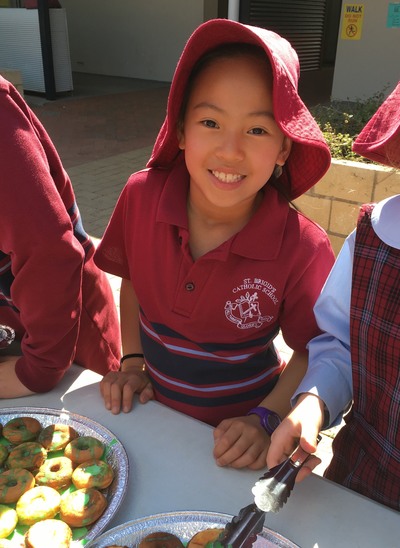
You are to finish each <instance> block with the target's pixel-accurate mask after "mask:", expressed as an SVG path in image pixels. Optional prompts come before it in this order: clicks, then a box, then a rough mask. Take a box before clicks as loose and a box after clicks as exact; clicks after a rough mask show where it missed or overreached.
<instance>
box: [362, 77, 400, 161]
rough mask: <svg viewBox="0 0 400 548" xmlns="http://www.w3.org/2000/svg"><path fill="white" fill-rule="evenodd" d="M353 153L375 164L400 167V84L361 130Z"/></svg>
mask: <svg viewBox="0 0 400 548" xmlns="http://www.w3.org/2000/svg"><path fill="white" fill-rule="evenodd" d="M353 151H354V152H356V153H357V154H359V155H360V156H364V157H365V158H368V159H369V160H372V161H373V162H379V163H381V164H385V165H387V166H391V167H392V166H393V167H400V82H399V83H398V84H397V87H396V88H395V90H394V91H393V92H392V93H391V94H390V95H389V97H388V98H387V99H386V101H384V102H383V103H382V105H381V106H380V107H379V108H378V110H377V111H376V112H375V114H374V115H373V116H372V118H371V120H370V121H369V122H368V123H367V124H366V126H365V127H364V128H363V129H362V130H361V132H360V134H359V135H358V137H357V138H356V140H355V141H354V143H353Z"/></svg>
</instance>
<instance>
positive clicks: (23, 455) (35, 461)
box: [6, 441, 47, 470]
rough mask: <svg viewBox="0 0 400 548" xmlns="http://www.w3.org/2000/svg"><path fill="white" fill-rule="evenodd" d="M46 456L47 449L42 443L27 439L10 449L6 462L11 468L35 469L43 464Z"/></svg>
mask: <svg viewBox="0 0 400 548" xmlns="http://www.w3.org/2000/svg"><path fill="white" fill-rule="evenodd" d="M46 456H47V451H46V449H45V448H44V447H43V446H42V445H40V443H38V442H36V441H26V442H24V443H21V445H17V447H14V449H12V450H11V451H10V453H9V455H8V458H7V461H6V463H7V466H8V467H9V468H25V469H26V470H35V469H37V468H39V467H40V466H42V464H43V463H44V461H45V460H46Z"/></svg>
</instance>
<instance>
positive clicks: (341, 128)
mask: <svg viewBox="0 0 400 548" xmlns="http://www.w3.org/2000/svg"><path fill="white" fill-rule="evenodd" d="M384 99H385V93H384V92H383V91H382V92H380V93H377V94H375V95H373V96H372V97H370V98H369V99H366V100H360V101H356V102H351V101H331V102H330V103H328V104H319V105H316V106H313V107H310V111H311V112H312V114H313V115H314V117H315V119H316V120H317V122H318V125H319V127H320V129H321V131H322V133H323V134H324V137H325V139H326V141H327V143H328V145H329V148H330V151H331V154H332V157H333V158H335V159H337V160H352V161H355V162H365V163H370V162H369V160H366V159H365V158H363V157H361V156H358V154H355V153H354V152H352V150H351V147H352V144H353V141H354V139H355V138H356V137H357V135H358V134H359V133H360V131H361V130H362V128H363V127H364V126H365V124H366V123H367V122H368V120H369V119H370V118H371V117H372V115H373V114H374V113H375V112H376V110H377V109H378V107H379V106H380V105H381V104H382V103H383V101H384Z"/></svg>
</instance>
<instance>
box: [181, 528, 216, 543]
mask: <svg viewBox="0 0 400 548" xmlns="http://www.w3.org/2000/svg"><path fill="white" fill-rule="evenodd" d="M222 532H223V529H212V528H208V529H204V530H203V531H199V532H198V533H196V534H195V535H194V536H193V537H192V538H191V539H190V540H189V542H188V544H187V548H204V546H206V545H207V544H209V543H213V542H215V541H216V540H217V539H218V537H219V535H220V534H221V533H222Z"/></svg>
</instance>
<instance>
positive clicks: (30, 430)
mask: <svg viewBox="0 0 400 548" xmlns="http://www.w3.org/2000/svg"><path fill="white" fill-rule="evenodd" d="M41 429H42V425H41V424H40V422H39V421H38V420H37V419H34V418H33V417H16V418H15V419H11V420H9V421H8V422H7V423H6V424H5V425H4V426H3V436H4V437H5V438H6V440H8V441H9V442H10V443H11V444H12V445H18V444H19V443H23V442H25V441H32V440H35V439H36V438H37V437H38V435H39V432H40V431H41Z"/></svg>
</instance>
